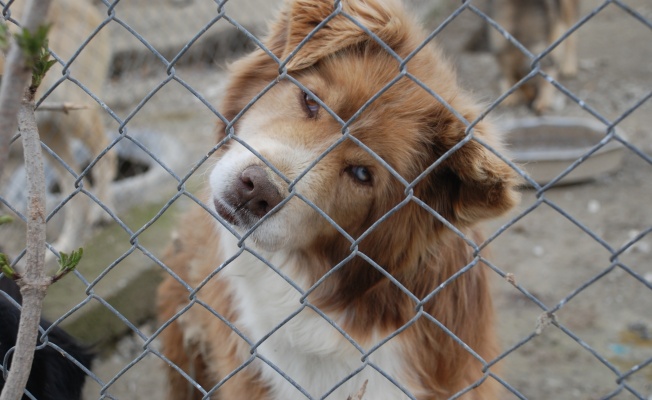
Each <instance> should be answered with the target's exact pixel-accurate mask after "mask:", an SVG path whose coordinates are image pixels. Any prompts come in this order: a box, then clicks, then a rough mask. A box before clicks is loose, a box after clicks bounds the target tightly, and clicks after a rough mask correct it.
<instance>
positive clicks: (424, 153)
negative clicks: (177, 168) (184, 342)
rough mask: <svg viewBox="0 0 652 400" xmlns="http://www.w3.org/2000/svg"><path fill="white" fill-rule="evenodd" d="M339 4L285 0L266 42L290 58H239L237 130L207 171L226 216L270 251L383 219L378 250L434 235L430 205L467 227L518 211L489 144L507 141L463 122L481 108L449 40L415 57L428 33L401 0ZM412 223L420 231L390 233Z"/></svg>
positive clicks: (230, 96) (356, 230)
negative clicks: (465, 85)
mask: <svg viewBox="0 0 652 400" xmlns="http://www.w3.org/2000/svg"><path fill="white" fill-rule="evenodd" d="M340 4H341V6H342V10H341V12H340V11H339V10H335V9H334V8H333V1H332V0H294V1H292V0H290V1H287V2H286V4H285V7H284V9H283V11H282V12H281V14H280V17H279V18H278V20H277V21H276V22H275V23H274V24H273V25H272V26H271V29H270V35H269V37H268V38H267V40H266V41H265V42H264V43H265V46H266V48H267V50H268V51H269V52H270V53H272V54H274V55H275V56H276V57H277V58H278V60H280V62H281V64H282V65H279V61H277V60H274V58H273V57H271V56H270V54H268V52H267V51H264V50H260V49H259V50H256V51H254V52H253V53H252V54H250V55H248V56H246V57H244V58H243V59H241V60H239V61H237V62H236V63H234V64H233V66H232V68H231V69H232V76H231V81H230V84H229V86H228V89H227V94H226V98H225V100H224V103H223V107H222V112H223V115H224V117H225V118H226V119H227V120H229V121H231V122H232V123H233V125H232V128H233V130H232V132H233V133H234V136H233V137H232V138H230V139H228V142H227V143H228V144H227V145H226V146H225V149H224V151H223V152H222V153H221V156H220V158H219V160H218V161H217V164H216V165H215V167H214V169H213V171H212V174H211V177H210V184H211V189H212V196H213V201H214V204H215V207H216V210H217V212H218V214H219V215H221V216H222V217H223V218H224V220H226V222H228V223H230V224H232V225H234V226H235V227H236V228H237V229H239V230H241V231H246V230H248V229H250V228H251V227H253V226H254V225H257V224H258V226H257V227H256V228H255V230H254V232H253V233H252V235H251V238H252V239H253V240H254V242H255V243H256V244H257V245H258V246H260V247H261V248H264V249H268V250H277V249H280V248H286V249H289V250H292V249H306V248H308V247H311V246H318V247H321V248H323V247H324V244H326V243H328V240H331V239H333V238H334V237H337V238H339V239H343V240H344V241H343V243H345V245H346V246H347V247H348V246H349V245H350V242H349V241H348V240H346V239H345V237H346V235H350V237H352V238H353V239H357V238H358V237H359V236H360V235H361V234H363V233H364V232H365V231H366V230H367V229H369V227H371V226H372V225H373V224H375V223H377V222H379V221H381V220H382V221H383V222H381V223H380V224H379V226H378V228H376V229H375V230H374V232H373V233H372V234H371V235H369V236H368V238H369V240H371V241H373V244H372V246H377V247H382V246H387V245H390V243H385V242H386V241H388V240H401V241H406V242H408V241H410V240H411V239H419V238H424V239H426V238H428V237H429V235H430V239H432V237H431V234H432V233H433V232H437V231H440V230H441V229H443V228H442V226H443V225H442V224H441V223H440V222H439V221H438V220H437V218H435V217H433V215H432V213H431V210H434V211H436V212H437V213H439V214H440V215H441V216H443V217H444V218H446V219H447V220H448V221H450V222H451V223H453V224H455V225H456V226H461V227H466V226H470V225H472V224H474V223H476V222H477V221H479V220H481V219H485V218H490V217H494V216H497V215H499V214H501V213H503V212H505V211H506V210H508V209H509V208H511V207H512V206H513V205H514V204H515V202H516V201H517V197H518V196H517V194H516V193H515V191H514V190H513V189H514V185H515V174H514V173H513V171H512V169H511V168H510V167H509V166H508V165H506V164H505V163H504V162H503V161H502V160H501V159H500V158H499V157H498V156H496V154H494V153H493V152H492V151H491V150H489V149H487V148H486V147H485V146H484V145H483V144H481V143H480V141H481V142H482V143H486V144H489V145H490V146H491V147H493V148H495V149H499V148H500V146H499V144H498V143H497V141H496V138H495V136H494V134H493V132H492V128H491V127H490V126H489V125H488V124H486V123H485V122H482V121H481V122H479V123H477V124H476V125H475V126H474V127H473V129H472V130H470V129H469V127H468V122H464V121H463V120H466V121H474V120H475V119H476V117H477V115H478V114H479V111H478V109H477V107H476V106H475V103H474V102H473V101H472V100H471V99H470V98H469V97H468V96H467V95H466V94H465V93H464V92H463V91H462V90H461V89H460V88H459V87H458V86H457V83H456V77H455V74H454V72H453V70H452V69H451V68H450V67H449V65H448V64H447V62H446V61H445V60H444V59H443V58H444V57H443V56H442V54H441V53H440V52H439V50H437V49H436V48H435V47H434V46H432V45H427V46H425V47H424V48H422V49H421V50H419V51H418V52H416V53H414V54H413V55H411V54H412V53H413V52H414V51H415V49H417V48H418V47H419V46H420V45H421V44H422V42H423V40H424V39H425V35H424V34H423V32H421V31H420V30H419V29H418V28H416V27H415V26H416V24H415V22H414V21H413V20H412V19H411V18H409V17H408V16H406V15H405V13H404V11H403V10H402V8H401V7H400V6H399V5H398V4H397V3H396V2H394V1H390V0H350V1H346V2H342V3H340ZM326 20H327V22H326V23H325V24H323V21H326ZM320 24H322V25H321V26H320ZM361 26H363V27H364V28H361ZM317 27H319V28H320V29H318V30H316V28H317ZM370 33H371V35H370ZM309 35H311V38H310V39H308V40H307V41H304V39H305V38H306V37H307V36H309ZM379 41H382V42H383V43H382V44H381V43H379ZM297 46H300V47H297ZM408 56H409V61H407V62H406V63H405V65H402V62H401V60H406V59H407V58H408ZM280 69H281V72H280V73H279V70H280ZM432 93H436V95H437V96H440V98H442V99H443V100H444V101H445V102H446V103H448V105H450V107H451V108H452V109H454V110H455V111H456V113H458V116H461V117H462V119H460V118H458V116H456V115H455V113H453V112H452V111H451V110H449V109H448V108H447V106H445V105H443V104H442V103H441V102H440V101H439V100H437V99H436V96H433V94H432ZM254 100H255V101H254ZM225 127H226V125H225V126H222V127H220V130H221V132H225V129H224V128H225ZM227 131H230V130H227ZM469 131H471V132H472V134H473V138H477V139H479V141H477V140H475V139H471V140H468V139H469V138H468V137H467V133H468V132H469ZM227 133H229V132H227ZM462 141H466V143H465V144H464V145H462V146H461V147H459V148H458V149H457V150H456V151H454V152H452V153H450V154H447V156H446V158H445V159H444V160H443V161H441V162H440V163H439V164H438V165H437V166H436V167H435V168H433V169H432V171H431V172H429V173H427V174H423V172H424V171H426V170H427V169H428V168H429V167H431V166H432V165H433V163H436V162H437V160H439V159H440V157H441V156H443V155H444V154H445V153H447V152H448V151H449V150H450V149H451V148H453V147H454V146H456V145H458V143H460V142H462ZM406 199H407V200H406ZM392 209H394V211H393V212H392V213H390V215H389V216H388V215H387V214H388V212H390V210H392ZM384 218H385V219H384ZM261 219H262V221H261ZM402 226H403V227H405V228H407V229H404V230H401V232H414V233H413V235H414V237H413V238H410V237H401V238H396V235H392V234H391V233H395V232H396V231H397V230H399V229H401V227H402ZM344 233H346V234H344ZM394 248H395V247H394ZM398 256H400V255H397V257H398Z"/></svg>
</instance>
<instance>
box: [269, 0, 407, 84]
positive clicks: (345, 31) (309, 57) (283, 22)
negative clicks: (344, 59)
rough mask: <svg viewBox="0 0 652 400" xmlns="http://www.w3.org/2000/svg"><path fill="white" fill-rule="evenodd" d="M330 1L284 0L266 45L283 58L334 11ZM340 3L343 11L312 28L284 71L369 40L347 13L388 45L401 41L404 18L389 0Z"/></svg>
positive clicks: (352, 0)
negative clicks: (323, 23)
mask: <svg viewBox="0 0 652 400" xmlns="http://www.w3.org/2000/svg"><path fill="white" fill-rule="evenodd" d="M334 3H335V2H334V0H287V1H286V2H285V5H284V9H283V11H282V13H281V15H280V18H278V19H277V20H276V22H274V23H273V24H272V27H271V29H270V35H269V37H268V40H267V42H266V45H267V46H268V48H269V49H270V50H271V51H272V52H273V53H274V54H276V56H278V57H279V58H280V59H281V60H285V59H286V58H288V57H289V56H290V54H292V52H293V51H295V49H296V48H297V47H298V46H299V44H300V43H301V42H302V41H303V40H304V39H305V38H306V37H307V36H308V35H309V34H310V33H311V32H313V30H314V29H315V28H316V27H317V26H318V25H319V24H320V23H322V21H324V20H326V19H328V18H329V17H331V16H332V15H333V14H334V13H335V12H336V9H335V5H334ZM341 4H342V13H343V14H339V15H335V16H334V17H332V19H330V20H329V21H328V23H327V24H326V25H325V26H323V27H322V28H321V29H319V30H317V31H316V32H314V34H313V36H312V37H311V38H310V39H309V40H308V41H307V42H306V43H304V45H303V46H302V47H301V48H300V49H299V50H298V52H297V53H296V54H295V55H294V56H292V58H291V59H290V60H289V61H288V62H287V64H286V67H287V69H288V71H297V70H301V69H304V68H307V67H309V66H311V65H313V64H314V63H316V62H317V61H319V60H320V59H321V58H323V57H326V56H328V55H331V54H333V53H335V52H337V51H339V50H342V49H344V48H346V47H350V46H354V45H357V44H359V43H363V42H369V41H373V39H372V38H371V37H370V36H369V35H368V34H367V33H365V32H364V30H362V29H361V28H360V27H359V26H358V25H357V24H356V23H355V22H353V21H352V20H351V19H350V18H349V17H351V18H352V19H354V20H355V21H356V22H357V23H359V24H361V25H363V26H364V27H365V28H367V29H368V30H369V31H371V32H373V33H374V34H375V35H376V36H378V38H380V39H381V40H382V41H383V42H385V43H386V44H387V45H388V46H390V47H394V46H395V45H397V44H398V43H401V42H402V41H404V39H405V38H403V37H402V36H401V35H405V32H406V30H405V29H401V28H400V27H398V26H397V25H401V24H404V23H406V22H407V20H406V17H405V15H404V14H403V12H402V10H401V8H400V7H397V6H396V4H395V3H393V2H392V1H389V0H388V1H365V0H348V1H343V2H342V3H341Z"/></svg>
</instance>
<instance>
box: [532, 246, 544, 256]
mask: <svg viewBox="0 0 652 400" xmlns="http://www.w3.org/2000/svg"><path fill="white" fill-rule="evenodd" d="M532 254H534V255H535V256H537V257H542V256H543V255H544V254H545V250H543V247H542V246H534V247H533V248H532Z"/></svg>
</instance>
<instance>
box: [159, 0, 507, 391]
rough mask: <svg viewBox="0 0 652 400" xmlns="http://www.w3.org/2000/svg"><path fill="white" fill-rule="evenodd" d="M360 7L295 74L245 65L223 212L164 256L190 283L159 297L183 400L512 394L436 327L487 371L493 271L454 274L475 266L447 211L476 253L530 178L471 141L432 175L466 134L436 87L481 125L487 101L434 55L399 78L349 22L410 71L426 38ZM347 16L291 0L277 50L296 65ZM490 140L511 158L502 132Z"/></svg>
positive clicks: (390, 16) (385, 5)
mask: <svg viewBox="0 0 652 400" xmlns="http://www.w3.org/2000/svg"><path fill="white" fill-rule="evenodd" d="M341 4H342V7H343V13H342V14H339V15H337V16H335V17H333V18H332V19H330V20H329V22H328V23H327V24H326V25H325V26H324V27H323V28H322V29H320V30H318V31H317V32H316V33H315V34H314V36H313V37H312V38H311V39H310V40H309V41H307V42H306V43H305V44H304V45H303V47H301V48H300V49H299V50H298V51H297V52H296V53H295V54H294V55H293V56H292V57H291V58H289V61H288V62H287V64H285V67H286V68H287V77H286V76H284V75H280V76H279V63H278V62H277V61H275V60H274V59H273V58H272V57H270V56H269V55H268V54H267V53H266V52H265V51H263V50H256V51H254V52H253V53H252V54H250V55H248V56H246V57H244V58H243V59H241V60H239V61H237V62H236V63H234V64H233V65H232V67H231V79H230V82H229V85H228V88H227V92H226V98H225V99H224V102H223V105H222V108H221V111H222V113H223V115H224V117H226V119H227V120H229V121H233V122H234V125H233V127H234V131H235V136H234V137H230V138H228V139H227V140H226V141H225V143H226V144H225V146H224V148H223V150H221V152H220V154H219V156H218V159H217V161H216V164H215V166H214V168H213V170H212V173H211V175H210V197H209V199H210V200H209V201H208V202H207V204H208V207H212V208H214V209H215V211H216V212H217V214H218V215H219V216H220V218H219V222H218V221H215V220H214V218H212V217H211V216H210V215H209V214H208V213H207V212H206V211H205V210H203V209H201V208H199V207H197V209H196V210H195V211H191V212H190V215H186V216H185V218H184V220H183V225H182V226H183V227H182V228H181V229H182V230H181V231H180V235H179V238H178V240H176V241H175V242H174V243H173V245H172V246H171V248H170V253H169V255H168V256H167V258H166V260H165V263H166V264H167V265H168V266H169V267H170V268H171V269H172V271H174V273H175V274H176V276H174V277H173V276H168V277H167V278H166V279H165V281H164V282H163V284H162V285H161V286H160V288H159V291H158V304H159V309H158V311H159V318H160V322H161V323H167V322H169V325H167V326H166V328H165V329H164V330H163V331H162V333H161V339H162V344H163V352H164V354H165V356H166V357H167V358H168V359H169V360H170V361H171V362H172V363H174V364H175V365H176V368H169V370H168V371H169V375H168V377H169V382H170V386H171V387H170V392H169V395H168V398H169V399H175V400H179V399H190V398H192V399H195V398H201V397H202V396H201V395H200V394H199V391H198V390H197V389H196V388H195V387H194V386H193V385H192V384H191V383H189V381H188V380H187V379H186V378H185V377H184V376H183V374H181V373H179V370H182V371H184V374H185V375H187V376H189V377H191V378H192V379H193V380H194V381H195V382H197V383H198V384H199V385H201V387H203V388H204V390H205V391H207V392H208V391H211V389H213V391H212V392H211V396H210V398H212V399H279V400H280V399H282V400H287V399H305V398H324V397H327V398H329V399H341V400H344V399H346V398H347V396H351V395H355V394H356V393H357V394H360V392H361V391H364V396H363V397H362V398H364V399H372V400H382V399H392V400H395V399H404V398H409V397H410V396H411V397H413V398H416V399H444V398H448V397H450V396H452V395H454V394H456V393H458V392H459V391H462V390H465V389H467V388H471V387H472V386H474V385H475V386H477V387H475V389H473V390H469V392H468V393H466V394H465V395H464V396H462V398H464V399H485V400H486V399H491V398H494V397H495V396H496V395H497V394H496V393H497V386H499V385H498V384H497V382H496V381H495V380H494V379H493V378H491V377H489V376H488V375H487V374H486V373H484V372H483V364H482V363H481V362H480V361H479V360H478V359H477V358H476V357H475V356H474V355H472V354H471V353H470V352H469V351H468V350H467V349H465V348H464V347H463V346H461V345H460V344H458V343H457V342H456V341H455V340H454V339H453V338H452V337H451V336H450V335H449V334H448V333H447V332H445V331H444V330H443V329H442V328H441V327H440V326H438V324H437V323H435V322H434V321H435V319H436V321H439V323H441V324H442V325H443V326H445V327H446V328H447V329H449V330H450V331H451V332H452V333H454V334H455V335H456V336H457V337H458V338H459V339H460V340H462V341H463V342H464V343H466V344H467V345H468V346H469V347H470V348H471V349H473V351H474V352H475V353H476V354H477V355H479V356H480V357H482V358H483V359H484V360H487V361H490V360H492V359H494V357H495V356H496V355H497V347H496V340H495V336H494V331H493V310H492V305H491V298H490V294H489V288H488V282H487V277H486V276H485V272H486V271H485V269H486V268H487V267H486V266H485V265H483V264H482V263H478V264H476V265H474V266H473V267H472V268H470V269H469V270H468V271H466V272H465V273H463V274H460V276H458V277H456V278H455V279H453V280H451V281H450V282H446V281H447V279H448V278H450V277H451V276H452V275H454V274H455V273H456V272H458V271H459V270H460V269H461V268H463V267H465V266H467V265H469V263H472V262H473V261H474V254H473V249H472V248H471V247H470V246H469V245H468V244H467V243H466V242H465V240H464V239H462V238H461V237H460V236H458V235H457V234H456V233H454V232H453V231H451V230H450V229H449V228H447V227H446V226H445V224H443V223H442V222H441V221H440V220H439V219H437V218H436V217H435V216H434V215H433V213H432V211H433V210H434V211H436V212H437V213H439V214H440V215H441V216H443V217H444V218H445V219H446V220H448V221H450V222H451V223H452V224H454V225H455V226H456V227H457V228H458V229H459V230H460V231H461V232H463V233H464V235H466V237H467V238H468V239H470V240H474V241H476V243H477V242H478V241H481V240H482V239H481V237H480V235H479V234H478V233H477V231H476V228H475V226H476V224H477V223H478V221H480V220H483V219H486V218H491V217H495V216H497V215H500V214H502V213H504V212H506V211H507V210H509V209H510V208H511V207H512V206H514V205H515V203H516V202H517V201H518V194H517V193H516V192H515V190H514V187H515V184H516V181H517V180H516V179H515V173H514V172H513V171H512V169H511V168H510V167H509V166H508V165H506V164H505V163H504V162H503V161H502V160H501V159H500V158H499V157H497V156H496V155H495V154H494V153H493V152H491V151H489V150H488V149H487V148H486V147H484V146H483V145H481V144H480V143H479V141H477V140H475V139H472V140H469V141H468V142H466V143H465V144H464V145H463V146H461V147H460V148H459V149H458V150H457V151H455V152H453V153H452V154H450V156H449V157H447V158H445V160H444V161H442V162H441V163H440V164H439V165H438V166H437V167H436V168H434V170H433V171H432V172H430V173H427V174H424V176H422V177H419V176H420V175H421V174H422V173H423V172H424V171H425V170H426V169H428V168H429V167H430V166H432V165H433V163H435V162H436V161H437V160H438V159H439V158H440V157H441V156H442V155H444V154H445V153H446V152H447V151H448V150H449V149H451V148H452V147H453V146H455V145H456V144H458V143H460V142H461V141H463V140H464V139H465V137H466V133H465V132H466V131H467V124H465V123H464V122H462V121H460V120H459V119H458V118H457V117H456V116H455V115H454V114H453V112H451V111H450V110H449V109H447V108H446V107H445V106H444V105H442V104H441V103H440V102H439V101H438V100H436V99H435V97H433V96H432V94H430V93H429V92H428V91H426V90H424V88H423V87H422V85H423V86H427V87H428V88H430V89H431V90H433V91H434V92H436V93H437V94H438V95H439V96H441V97H442V98H443V99H444V100H445V101H446V102H447V103H448V104H449V105H450V106H451V107H452V108H453V109H455V110H456V111H457V112H458V113H459V114H460V115H461V116H462V117H463V118H464V119H466V120H467V121H474V120H475V119H476V117H477V116H478V115H479V112H480V110H479V107H478V106H476V103H475V102H474V100H473V99H472V98H471V97H470V96H469V95H467V94H466V93H465V92H464V91H463V90H462V89H460V88H459V87H458V86H457V84H456V77H455V73H454V71H453V70H452V69H451V66H450V65H449V64H448V63H447V62H446V61H445V59H444V56H443V55H442V53H441V52H440V51H439V50H438V49H437V48H436V47H435V46H434V45H428V46H426V47H424V48H423V49H421V50H420V51H419V52H417V53H416V54H414V56H413V57H412V58H410V60H409V62H407V63H406V71H407V73H408V74H410V75H409V76H408V75H405V76H402V77H400V78H398V79H396V78H397V77H399V75H400V73H401V65H400V62H399V61H398V60H397V59H396V58H395V57H394V56H393V55H391V54H389V53H388V52H387V51H386V50H385V49H383V47H382V46H381V45H379V44H378V43H377V42H376V41H375V40H374V39H372V37H370V36H369V35H368V34H367V33H365V32H364V31H363V30H362V29H360V28H359V27H358V26H357V25H356V24H355V23H353V22H352V21H351V19H350V18H353V19H355V20H356V21H358V22H359V23H360V24H362V25H364V26H365V27H366V28H367V29H368V30H369V31H371V32H372V33H373V34H374V35H376V37H377V38H379V39H380V40H382V41H383V42H384V43H386V44H387V46H389V47H390V48H391V49H392V51H394V52H395V53H396V55H398V57H400V58H402V59H405V58H406V57H408V55H410V54H411V53H412V52H413V51H414V50H415V49H416V48H417V47H418V46H420V45H421V44H422V42H423V41H424V39H425V37H426V34H425V32H423V31H422V30H421V29H420V28H418V27H417V24H416V23H415V20H414V19H412V18H410V17H409V16H408V15H406V13H405V12H404V10H403V8H402V7H401V5H400V3H398V2H395V1H390V0H349V1H343V2H342V3H341ZM333 11H334V9H333V1H332V0H288V1H286V3H285V5H284V8H283V10H282V12H281V14H280V16H279V17H278V19H277V20H276V22H274V23H273V24H272V26H271V32H270V34H269V36H268V37H267V39H266V40H265V41H264V43H265V46H266V47H267V49H269V51H271V52H272V53H274V54H275V55H276V56H277V57H279V59H280V60H285V59H286V58H287V57H289V55H290V54H291V53H292V52H293V51H294V50H295V49H296V48H297V45H298V44H299V43H301V42H302V41H303V40H304V38H305V37H306V36H307V35H308V34H309V33H310V32H312V31H313V29H315V27H316V26H317V25H318V24H320V23H321V22H322V21H323V20H325V19H326V18H328V17H329V15H331V13H333ZM288 77H291V79H290V78H288ZM293 80H296V81H298V82H300V84H301V86H298V85H297V84H295V83H294V82H293ZM393 80H395V82H394V83H393V84H392V85H390V86H389V87H386V85H388V84H389V83H390V82H392V81H393ZM417 82H419V83H417ZM259 93H264V94H263V95H262V96H261V97H260V98H259V99H258V100H257V101H255V103H253V105H252V106H251V107H250V108H248V109H247V110H246V111H244V112H243V113H241V112H242V110H243V109H245V108H246V106H247V105H248V104H249V102H250V101H251V100H252V99H253V98H254V97H256V96H257V95H258V94H259ZM313 95H314V96H315V97H317V98H319V99H320V101H317V100H315V98H314V97H313ZM374 96H377V97H376V98H375V99H374V100H373V101H370V99H372V98H374ZM365 105H366V106H365ZM363 106H365V107H364V110H363V111H361V112H360V113H358V112H359V110H361V109H362V108H363ZM333 115H336V116H337V118H335V117H334V116H333ZM338 119H341V121H344V122H346V123H348V125H347V129H344V130H345V131H348V134H349V135H350V136H348V135H344V136H343V125H342V123H341V122H340V121H338ZM220 130H221V131H222V132H224V127H221V128H220ZM473 132H474V138H477V139H481V141H482V142H484V143H487V144H490V145H491V147H493V148H496V149H500V145H499V143H498V141H497V138H496V136H495V133H494V131H493V128H492V126H490V125H489V124H488V123H486V122H484V121H481V122H479V123H478V124H477V125H475V127H474V129H473ZM250 149H251V150H255V153H254V152H252V151H251V150H250ZM259 156H260V157H259ZM263 159H264V161H263ZM379 159H382V160H384V163H386V164H388V165H389V166H390V167H391V170H389V169H388V168H387V167H386V166H385V165H384V163H382V162H381V161H379ZM316 160H319V161H316ZM270 166H272V167H273V169H272V168H270ZM407 183H412V184H413V187H410V188H407V187H406V185H407ZM325 215H327V216H328V218H327V217H325ZM242 235H245V236H246V238H245V239H243V240H242V244H243V247H240V244H239V241H240V239H239V238H241V237H242ZM390 276H391V277H392V279H390ZM181 281H183V282H185V283H184V284H182V283H180V282H181ZM444 282H446V284H444V285H442V284H443V283H444ZM186 285H187V286H186ZM440 285H442V286H441V287H440ZM190 288H191V289H193V290H195V289H198V290H197V291H196V295H197V298H196V299H197V302H193V301H190V300H189V296H190V292H191V290H190ZM438 288H439V289H440V290H439V291H438V292H437V293H436V294H434V295H432V296H431V297H428V296H429V295H431V294H433V291H435V290H436V289H438ZM209 309H210V310H209ZM211 310H212V311H211ZM216 314H217V315H219V316H220V318H218V317H217V315H216ZM222 319H224V321H228V322H229V323H230V324H233V325H234V327H235V328H236V329H237V331H234V330H233V329H232V328H231V327H229V325H227V324H226V323H225V322H224V321H223V320H222ZM399 330H400V333H398V334H397V335H395V336H393V335H394V334H395V333H396V332H397V331H399ZM344 333H346V335H345V334H344ZM387 339H389V340H387ZM381 371H382V372H381ZM492 371H493V370H492ZM281 372H282V373H281ZM487 373H488V372H487ZM389 378H391V379H389ZM484 378H486V379H484ZM392 380H393V381H394V382H396V383H397V384H398V386H397V385H396V384H395V383H394V382H392ZM365 385H366V386H365ZM362 388H365V389H364V390H362ZM407 393H409V394H410V395H409V396H408V395H407Z"/></svg>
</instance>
